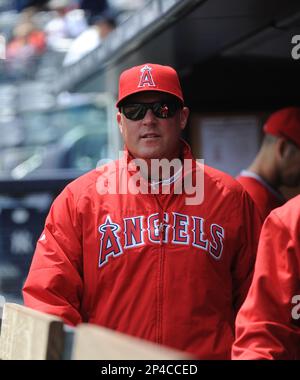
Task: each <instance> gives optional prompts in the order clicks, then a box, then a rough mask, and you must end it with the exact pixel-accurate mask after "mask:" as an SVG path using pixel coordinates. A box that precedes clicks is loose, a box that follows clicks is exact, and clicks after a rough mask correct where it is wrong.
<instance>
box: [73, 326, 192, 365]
mask: <svg viewBox="0 0 300 380" xmlns="http://www.w3.org/2000/svg"><path fill="white" fill-rule="evenodd" d="M72 359H75V360H181V359H182V360H186V359H193V357H191V356H190V355H189V354H187V353H185V352H181V351H177V350H173V349H171V348H167V347H164V346H161V345H158V344H155V343H151V342H148V341H145V340H142V339H138V338H134V337H132V336H129V335H125V334H121V333H119V332H116V331H113V330H109V329H106V328H103V327H99V326H95V325H91V324H81V325H79V326H78V327H77V328H76V330H75V337H74V344H73V352H72Z"/></svg>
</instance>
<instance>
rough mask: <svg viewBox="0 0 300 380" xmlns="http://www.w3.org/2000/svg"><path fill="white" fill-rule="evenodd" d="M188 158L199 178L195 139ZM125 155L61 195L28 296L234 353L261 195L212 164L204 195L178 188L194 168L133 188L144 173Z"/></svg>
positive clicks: (56, 310)
mask: <svg viewBox="0 0 300 380" xmlns="http://www.w3.org/2000/svg"><path fill="white" fill-rule="evenodd" d="M125 156H126V155H125ZM184 159H188V160H191V161H192V164H193V165H192V168H191V170H190V171H187V173H190V174H191V177H192V179H193V180H195V179H196V178H195V176H196V172H197V170H198V169H199V165H198V164H196V161H195V160H194V159H193V158H192V155H191V152H190V149H189V147H188V146H185V148H184ZM124 163H128V160H127V159H126V158H124V159H121V160H120V161H117V162H113V163H111V164H108V165H106V166H104V167H102V168H100V169H96V170H94V171H92V172H90V173H88V174H86V175H84V176H82V177H81V178H78V179H77V180H75V181H74V182H73V183H71V184H69V185H68V186H67V187H66V188H65V190H64V191H63V192H62V193H61V194H60V195H59V196H58V197H57V199H56V200H55V201H54V203H53V205H52V207H51V210H50V212H49V215H48V217H47V219H46V223H45V229H44V231H43V233H42V235H41V237H40V239H39V241H38V243H37V247H36V251H35V254H34V257H33V261H32V265H31V268H30V271H29V274H28V278H27V280H26V282H25V285H24V288H23V295H24V302H25V304H26V305H27V306H29V307H32V308H34V309H38V310H41V311H44V312H47V313H50V314H55V315H58V316H60V317H62V318H63V319H64V321H65V322H66V323H68V324H71V325H76V324H78V323H80V322H90V323H94V324H98V325H102V326H106V327H108V328H111V329H114V330H117V331H120V332H123V333H127V334H130V335H134V336H137V337H140V338H143V339H146V340H150V341H153V342H156V343H159V344H164V345H167V346H170V347H174V348H177V349H180V350H185V351H187V352H190V353H192V354H195V355H196V356H197V357H198V358H200V359H229V358H230V353H231V345H232V342H233V339H234V320H235V315H236V312H237V310H238V309H239V307H240V305H241V303H242V302H243V300H244V298H245V296H246V293H247V291H248V288H249V286H250V282H251V278H252V271H253V265H254V260H255V252H256V245H257V241H258V235H259V231H260V227H261V221H260V217H259V216H258V213H257V212H256V210H255V207H254V206H253V202H252V200H251V199H250V198H249V196H248V195H247V193H246V192H245V191H244V190H243V189H242V187H241V186H240V185H239V184H238V183H237V182H236V181H235V180H234V179H232V178H231V177H230V176H228V175H226V174H224V173H221V172H219V171H217V170H214V169H212V168H210V167H207V166H205V167H204V171H203V181H202V184H203V183H204V199H203V202H202V203H201V202H198V204H187V203H189V202H187V198H189V197H190V195H188V194H187V191H186V190H184V191H183V192H182V193H181V194H180V191H178V188H176V186H177V185H178V184H180V183H182V181H183V179H185V178H186V175H185V176H181V178H180V179H179V180H177V181H175V183H174V184H173V185H172V186H173V187H172V192H171V193H170V194H162V193H161V194H146V193H144V194H143V193H138V194H134V191H132V192H133V193H129V194H126V191H124V188H122V186H123V185H124V184H126V182H127V179H128V176H129V178H131V179H132V178H133V176H134V174H133V175H132V173H131V172H130V170H129V169H128V168H127V167H126V165H124ZM202 169H203V168H202ZM126 177H127V179H126ZM115 182H116V183H115ZM106 185H109V186H111V187H113V186H114V185H116V187H117V188H118V189H117V191H115V194H112V193H113V191H112V189H110V191H109V192H107V193H106V194H105V191H103V189H105V186H106ZM197 186H198V187H199V186H200V184H199V183H198V185H197ZM125 187H126V186H125ZM176 189H177V190H176ZM199 203H200V204H199Z"/></svg>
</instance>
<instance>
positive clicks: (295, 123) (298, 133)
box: [264, 107, 300, 148]
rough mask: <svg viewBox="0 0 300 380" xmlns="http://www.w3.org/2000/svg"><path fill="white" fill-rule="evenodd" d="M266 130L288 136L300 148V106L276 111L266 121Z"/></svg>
mask: <svg viewBox="0 0 300 380" xmlns="http://www.w3.org/2000/svg"><path fill="white" fill-rule="evenodd" d="M264 132H265V133H269V134H271V135H274V136H277V137H283V138H286V139H288V140H290V141H292V142H293V143H295V144H296V145H297V146H298V147H299V148H300V108H299V107H286V108H283V109H281V110H279V111H276V112H274V113H273V114H272V115H271V116H270V117H269V118H268V120H267V121H266V123H265V125H264Z"/></svg>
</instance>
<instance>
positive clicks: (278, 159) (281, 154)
mask: <svg viewBox="0 0 300 380" xmlns="http://www.w3.org/2000/svg"><path fill="white" fill-rule="evenodd" d="M264 132H265V137H264V140H263V143H262V146H261V149H260V151H259V153H258V155H257V156H256V157H255V160H254V161H253V163H252V164H251V165H250V167H249V168H248V169H247V170H243V171H242V172H241V174H240V175H239V176H238V177H237V180H238V181H239V182H240V183H241V184H242V185H243V187H244V188H245V189H246V190H247V192H248V193H249V194H250V196H251V197H252V199H253V200H254V202H255V204H256V206H257V208H258V210H259V211H260V213H261V216H262V218H263V219H265V218H266V217H267V216H268V214H269V213H270V211H272V210H273V209H274V208H276V207H280V206H282V205H283V204H284V203H285V199H284V197H283V195H282V194H281V192H280V189H279V188H280V187H281V186H287V187H295V186H298V185H300V108H299V107H286V108H283V109H281V110H279V111H276V112H274V113H273V114H272V115H271V116H270V117H269V118H268V120H267V122H266V123H265V125H264Z"/></svg>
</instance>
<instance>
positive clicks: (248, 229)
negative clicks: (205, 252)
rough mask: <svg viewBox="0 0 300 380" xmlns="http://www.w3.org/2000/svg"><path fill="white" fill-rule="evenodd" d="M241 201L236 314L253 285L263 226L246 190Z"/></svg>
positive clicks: (235, 266)
mask: <svg viewBox="0 0 300 380" xmlns="http://www.w3.org/2000/svg"><path fill="white" fill-rule="evenodd" d="M241 202H242V203H241V206H240V208H239V218H238V219H237V220H236V223H240V230H239V233H238V236H237V237H236V239H237V241H239V242H240V244H239V248H238V249H237V251H236V255H235V260H234V261H233V264H232V269H231V272H232V289H233V306H234V311H235V316H236V313H237V312H238V310H239V308H240V307H241V305H242V303H243V302H244V300H245V298H246V296H247V293H248V290H249V288H250V285H251V281H252V277H253V271H254V264H255V259H256V252H257V246H258V241H259V235H260V232H261V227H262V219H261V216H260V214H259V212H258V210H257V208H256V206H255V204H254V202H253V201H252V199H251V198H250V196H249V195H248V193H247V192H246V191H243V193H242V197H241ZM238 220H240V222H238Z"/></svg>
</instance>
